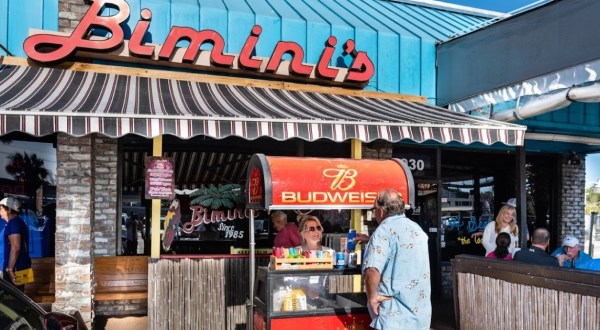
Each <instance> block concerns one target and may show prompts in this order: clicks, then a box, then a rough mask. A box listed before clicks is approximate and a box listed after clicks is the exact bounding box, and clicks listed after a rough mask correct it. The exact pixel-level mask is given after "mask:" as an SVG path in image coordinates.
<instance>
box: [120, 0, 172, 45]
mask: <svg viewBox="0 0 600 330" xmlns="http://www.w3.org/2000/svg"><path fill="white" fill-rule="evenodd" d="M140 8H142V9H143V8H148V9H150V10H151V11H152V23H151V24H150V27H149V28H148V33H149V35H147V36H146V38H148V39H150V42H151V43H153V44H162V43H163V42H164V41H165V39H166V38H167V35H168V33H169V30H171V2H170V1H169V0H141V1H140ZM138 17H139V13H138ZM136 22H137V20H135V21H134V20H130V22H129V25H130V27H131V28H133V26H132V25H131V24H132V23H133V25H135V23H136Z"/></svg>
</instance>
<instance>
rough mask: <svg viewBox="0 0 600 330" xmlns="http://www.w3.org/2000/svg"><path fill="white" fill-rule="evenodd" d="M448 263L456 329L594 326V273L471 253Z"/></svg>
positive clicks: (597, 297) (598, 308) (597, 315)
mask: <svg viewBox="0 0 600 330" xmlns="http://www.w3.org/2000/svg"><path fill="white" fill-rule="evenodd" d="M452 265H453V275H454V281H455V283H454V284H455V285H454V287H455V294H454V297H455V308H456V316H457V323H458V324H459V327H460V329H467V330H468V329H484V328H485V329H540V330H542V329H544V330H545V329H561V330H562V329H567V330H568V329H600V294H599V291H598V289H599V287H598V284H600V283H599V281H600V279H599V276H598V274H597V273H594V272H588V271H579V270H571V269H559V268H553V267H544V266H535V265H527V264H523V263H518V262H506V261H498V260H492V259H486V258H483V257H476V256H457V257H456V258H455V259H454V261H453V263H452ZM552 283H554V284H552Z"/></svg>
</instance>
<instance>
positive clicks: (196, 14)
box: [0, 0, 487, 103]
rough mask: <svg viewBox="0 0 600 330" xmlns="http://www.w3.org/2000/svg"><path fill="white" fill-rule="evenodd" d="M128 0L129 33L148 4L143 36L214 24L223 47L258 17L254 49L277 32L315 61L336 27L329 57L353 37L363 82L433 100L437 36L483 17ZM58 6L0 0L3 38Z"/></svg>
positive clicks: (367, 1) (369, 3)
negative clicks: (368, 69) (368, 65)
mask: <svg viewBox="0 0 600 330" xmlns="http://www.w3.org/2000/svg"><path fill="white" fill-rule="evenodd" d="M129 5H130V8H131V17H130V19H129V21H128V22H127V24H128V26H129V29H130V31H129V33H130V32H131V31H132V30H133V28H134V27H135V23H136V22H137V21H138V20H139V18H140V10H141V9H142V8H150V9H151V10H152V23H151V24H150V29H149V36H147V38H146V40H145V41H146V42H151V43H156V44H162V43H163V42H164V40H165V38H166V37H167V35H168V33H169V30H170V29H171V26H189V27H192V28H195V29H198V30H200V29H213V30H215V31H217V32H219V33H220V34H221V35H222V36H223V37H224V38H225V41H226V43H227V44H226V51H227V52H229V53H236V54H237V53H239V52H240V50H241V48H242V46H243V44H244V42H245V41H246V38H247V36H248V35H249V33H250V29H251V28H252V26H253V25H255V24H259V25H261V26H262V28H263V32H262V34H261V36H260V39H259V42H258V45H257V47H256V55H257V56H260V57H268V56H270V54H271V53H272V51H273V49H274V47H275V45H276V44H277V42H278V41H280V40H285V41H294V42H297V43H298V44H300V45H301V46H302V47H303V49H304V50H305V52H306V53H305V55H304V61H305V62H307V63H312V64H316V63H317V62H318V60H319V57H320V55H321V52H322V51H323V47H324V43H325V41H326V40H327V38H328V37H329V36H330V35H333V36H335V37H336V38H337V41H338V43H337V46H336V52H335V54H334V56H333V59H332V63H331V65H332V66H341V67H344V66H349V65H350V62H351V58H350V57H349V56H345V57H344V56H342V51H343V49H342V45H343V44H344V42H345V41H346V40H347V39H354V40H355V41H356V47H357V49H358V50H361V51H366V52H367V53H368V54H369V57H370V58H371V60H372V61H373V63H374V65H375V71H376V72H375V76H374V77H373V78H372V80H371V81H370V84H369V86H368V87H367V89H369V90H378V91H383V92H391V93H403V94H412V95H421V96H426V97H427V98H428V99H429V100H430V102H431V103H434V101H435V95H436V93H435V85H436V83H435V81H436V67H435V61H436V58H435V43H436V41H438V40H443V39H447V38H448V37H449V36H450V35H452V34H454V33H456V32H458V31H460V30H463V29H465V28H468V27H471V26H473V25H475V24H478V23H480V22H482V21H485V20H487V18H484V17H476V16H472V15H467V14H462V13H456V12H450V11H444V10H440V9H433V8H427V7H422V6H417V5H413V4H406V3H401V2H394V1H382V0H246V1H240V0H132V1H129ZM57 11H58V0H30V1H28V5H27V6H24V5H23V2H22V0H0V43H2V44H4V45H6V46H8V48H9V50H10V51H11V52H12V53H13V54H15V55H17V56H25V55H24V53H23V50H22V44H23V40H24V39H25V37H26V36H27V34H28V29H29V28H30V27H33V28H44V29H46V30H57V24H58V23H57V22H58V13H57ZM4 18H8V19H4ZM42 23H43V24H42ZM180 46H185V43H182V44H180ZM203 48H204V46H203Z"/></svg>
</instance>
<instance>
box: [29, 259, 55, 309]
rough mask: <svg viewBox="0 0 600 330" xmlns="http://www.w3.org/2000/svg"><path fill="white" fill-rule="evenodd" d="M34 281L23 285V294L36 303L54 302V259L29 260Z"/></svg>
mask: <svg viewBox="0 0 600 330" xmlns="http://www.w3.org/2000/svg"><path fill="white" fill-rule="evenodd" d="M31 268H32V269H33V276H34V279H35V280H34V281H33V282H31V283H28V284H25V294H26V295H27V296H28V297H29V298H31V300H33V301H35V302H36V303H52V302H54V257H47V258H36V259H31Z"/></svg>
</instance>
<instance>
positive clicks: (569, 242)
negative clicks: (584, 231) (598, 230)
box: [562, 236, 579, 247]
mask: <svg viewBox="0 0 600 330" xmlns="http://www.w3.org/2000/svg"><path fill="white" fill-rule="evenodd" d="M575 245H579V240H578V239H577V238H576V237H574V236H565V239H564V240H563V244H562V246H568V247H574V246H575Z"/></svg>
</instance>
